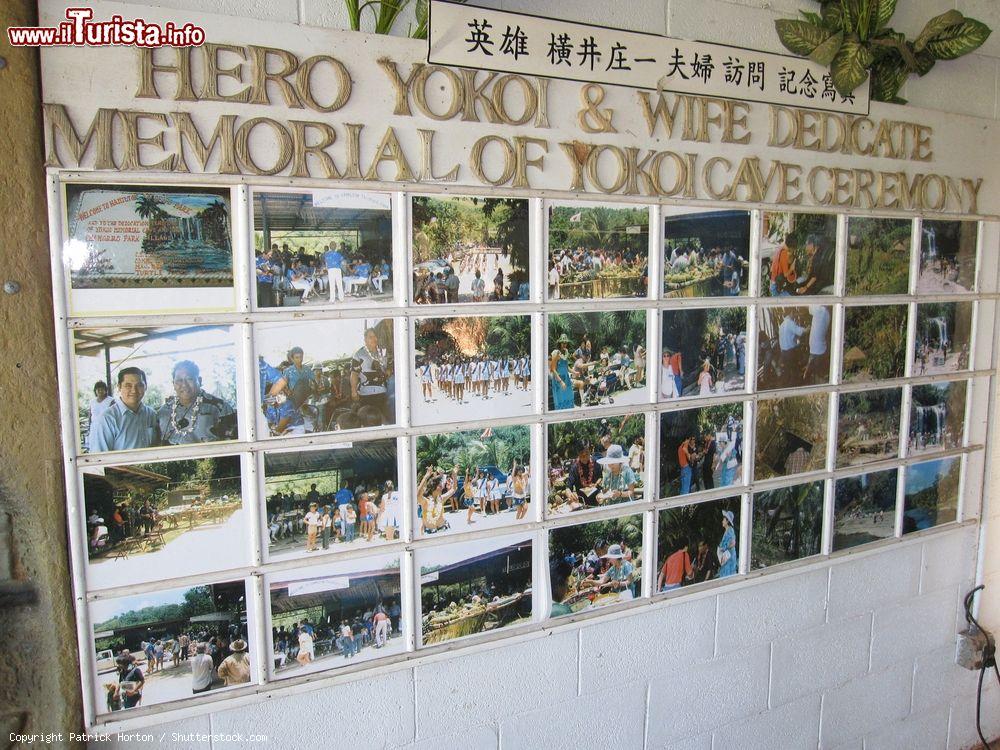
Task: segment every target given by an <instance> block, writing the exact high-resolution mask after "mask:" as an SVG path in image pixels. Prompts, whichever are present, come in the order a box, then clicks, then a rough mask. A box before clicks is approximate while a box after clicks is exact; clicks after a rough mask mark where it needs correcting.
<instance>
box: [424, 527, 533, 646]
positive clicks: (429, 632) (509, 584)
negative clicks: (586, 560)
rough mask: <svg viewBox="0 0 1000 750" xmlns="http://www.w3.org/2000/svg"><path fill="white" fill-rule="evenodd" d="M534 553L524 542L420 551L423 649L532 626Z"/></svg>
mask: <svg viewBox="0 0 1000 750" xmlns="http://www.w3.org/2000/svg"><path fill="white" fill-rule="evenodd" d="M531 551H532V545H531V538H530V537H525V536H504V537H492V538H490V539H480V540H477V541H474V542H461V543H458V544H448V545H444V546H441V547H423V548H421V549H420V550H418V551H417V554H416V563H417V565H418V566H419V571H420V643H421V645H424V646H432V645H434V644H437V643H444V642H446V641H451V640H454V639H456V638H463V637H465V636H469V635H475V634H477V633H487V632H491V631H494V630H498V629H500V628H507V627H514V626H517V625H522V624H526V623H528V622H530V621H531V607H532V601H531V597H532V591H533V586H532V579H531Z"/></svg>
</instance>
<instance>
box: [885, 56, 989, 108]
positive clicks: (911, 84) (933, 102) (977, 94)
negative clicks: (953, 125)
mask: <svg viewBox="0 0 1000 750" xmlns="http://www.w3.org/2000/svg"><path fill="white" fill-rule="evenodd" d="M997 65H998V60H997V59H996V58H994V57H986V56H984V55H969V56H967V57H961V58H959V59H958V60H941V61H939V62H938V64H937V65H935V66H934V69H933V70H931V72H930V73H928V74H927V75H926V76H925V77H923V78H917V77H912V76H911V77H910V79H909V80H908V81H907V82H906V86H905V90H904V92H903V94H902V96H903V98H904V99H906V100H907V101H908V102H909V103H910V105H911V106H914V107H925V108H926V109H940V110H944V111H947V112H950V113H952V114H956V115H971V116H972V117H985V118H989V119H992V118H993V116H994V108H995V105H996V77H997Z"/></svg>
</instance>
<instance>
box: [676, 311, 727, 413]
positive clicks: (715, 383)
mask: <svg viewBox="0 0 1000 750" xmlns="http://www.w3.org/2000/svg"><path fill="white" fill-rule="evenodd" d="M662 347H663V348H662V350H661V353H660V376H659V382H658V384H657V386H658V397H659V400H660V401H670V400H672V399H677V398H707V397H709V396H721V395H725V394H727V393H733V392H736V391H741V390H743V389H744V388H745V387H746V371H747V311H746V308H743V307H724V308H717V309H714V310H713V309H699V310H664V312H663V329H662Z"/></svg>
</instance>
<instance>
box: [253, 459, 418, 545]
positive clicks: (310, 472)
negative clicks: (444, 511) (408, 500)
mask: <svg viewBox="0 0 1000 750" xmlns="http://www.w3.org/2000/svg"><path fill="white" fill-rule="evenodd" d="M398 487H399V477H398V469H397V465H396V441H395V440H394V439H393V440H359V441H357V442H354V443H342V444H339V445H337V444H334V445H328V446H324V447H323V448H322V449H321V450H311V451H282V452H271V453H265V454H264V499H265V513H264V524H265V527H266V533H267V553H268V557H269V559H271V560H280V559H287V558H291V557H307V556H308V555H309V553H311V552H320V553H322V552H326V551H328V550H331V551H334V552H341V551H343V550H346V549H355V548H357V547H367V546H369V545H371V544H377V543H378V542H382V541H386V542H392V541H396V540H398V539H399V534H400V525H401V520H400V519H401V518H402V515H403V508H402V500H401V498H400V495H399V490H398Z"/></svg>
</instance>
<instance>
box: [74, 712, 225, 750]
mask: <svg viewBox="0 0 1000 750" xmlns="http://www.w3.org/2000/svg"><path fill="white" fill-rule="evenodd" d="M211 732H212V718H211V716H209V715H208V714H204V715H202V716H192V717H190V718H188V719H181V720H179V721H172V722H169V723H167V724H157V725H156V726H152V727H145V728H143V729H136V730H134V731H133V730H128V731H126V732H123V733H122V734H121V735H119V734H118V733H116V732H112V733H111V735H110V739H109V740H108V741H107V742H94V743H93V744H92V746H93V747H99V748H101V750H132V748H150V749H152V748H154V747H155V748H159V750H211V747H212V742H211V740H210V739H208V737H207V736H205V737H204V738H203V740H202V741H200V742H199V741H197V738H196V737H193V736H192V735H197V734H201V735H208V734H211ZM136 736H149V737H150V738H151V739H150V740H149V741H148V742H146V741H143V740H141V739H135V737H136Z"/></svg>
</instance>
